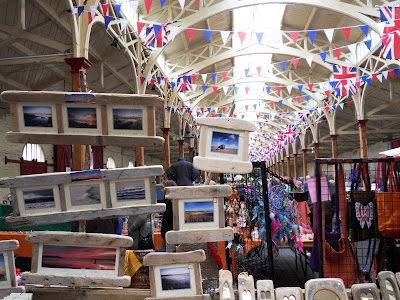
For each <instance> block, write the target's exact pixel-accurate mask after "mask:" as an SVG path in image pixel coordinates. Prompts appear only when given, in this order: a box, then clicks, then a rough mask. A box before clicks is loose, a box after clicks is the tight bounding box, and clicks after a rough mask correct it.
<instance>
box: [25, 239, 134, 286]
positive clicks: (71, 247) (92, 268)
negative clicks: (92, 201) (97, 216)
mask: <svg viewBox="0 0 400 300" xmlns="http://www.w3.org/2000/svg"><path fill="white" fill-rule="evenodd" d="M26 240H27V241H28V242H32V243H33V254H32V267H31V272H25V273H23V274H22V281H23V282H24V283H25V284H46V285H66V286H93V287H103V286H107V287H119V286H124V287H128V286H129V285H130V283H131V278H130V277H129V276H124V263H125V248H127V247H131V246H132V244H133V240H132V238H130V237H126V236H120V235H114V234H98V233H81V232H58V231H43V232H38V231H37V232H33V233H31V234H30V235H29V236H28V237H27V238H26ZM83 267H84V268H85V269H82V268H83Z"/></svg>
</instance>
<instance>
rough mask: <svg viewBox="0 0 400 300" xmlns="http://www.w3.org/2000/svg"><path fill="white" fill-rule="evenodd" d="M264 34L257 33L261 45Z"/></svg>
mask: <svg viewBox="0 0 400 300" xmlns="http://www.w3.org/2000/svg"><path fill="white" fill-rule="evenodd" d="M263 35H264V32H256V36H257V40H258V43H259V44H261V41H262V38H263Z"/></svg>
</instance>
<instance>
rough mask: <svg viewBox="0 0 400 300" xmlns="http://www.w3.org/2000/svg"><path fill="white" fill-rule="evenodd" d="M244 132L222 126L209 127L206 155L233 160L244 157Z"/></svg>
mask: <svg viewBox="0 0 400 300" xmlns="http://www.w3.org/2000/svg"><path fill="white" fill-rule="evenodd" d="M243 138H244V133H242V132H237V131H234V130H225V129H222V128H208V132H207V144H206V156H207V157H217V158H224V159H232V160H241V158H242V157H243V146H244V139H243Z"/></svg>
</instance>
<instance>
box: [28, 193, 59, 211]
mask: <svg viewBox="0 0 400 300" xmlns="http://www.w3.org/2000/svg"><path fill="white" fill-rule="evenodd" d="M22 196H23V198H24V205H25V209H26V210H30V209H44V208H52V207H56V203H55V200H54V191H53V189H52V188H44V189H35V190H23V191H22Z"/></svg>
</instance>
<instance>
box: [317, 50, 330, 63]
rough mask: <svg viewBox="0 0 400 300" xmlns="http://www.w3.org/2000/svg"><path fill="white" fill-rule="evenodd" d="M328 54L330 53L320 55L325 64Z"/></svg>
mask: <svg viewBox="0 0 400 300" xmlns="http://www.w3.org/2000/svg"><path fill="white" fill-rule="evenodd" d="M327 53H328V52H321V53H320V54H319V56H321V59H322V61H323V62H325V61H326V55H327Z"/></svg>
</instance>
